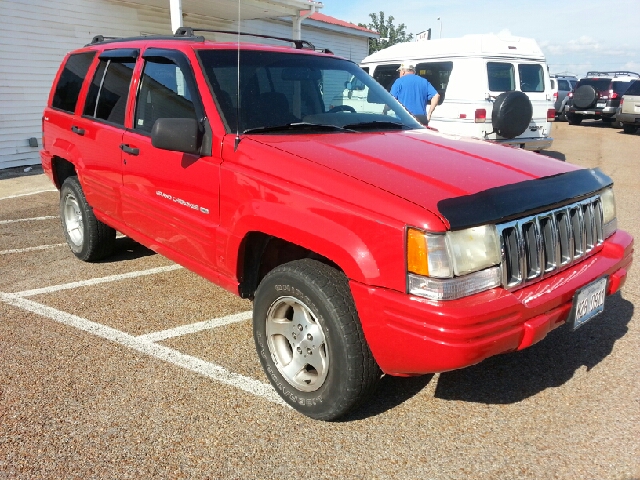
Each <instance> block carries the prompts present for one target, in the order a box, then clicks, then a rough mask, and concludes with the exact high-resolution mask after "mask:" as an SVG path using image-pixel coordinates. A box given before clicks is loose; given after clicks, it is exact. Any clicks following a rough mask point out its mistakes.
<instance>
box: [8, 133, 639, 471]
mask: <svg viewBox="0 0 640 480" xmlns="http://www.w3.org/2000/svg"><path fill="white" fill-rule="evenodd" d="M619 132H620V131H618V130H614V129H611V128H602V127H601V126H600V125H598V124H597V123H595V122H584V124H583V125H582V126H569V125H567V124H564V123H559V124H556V125H555V126H554V133H553V135H554V137H555V138H556V141H555V143H554V146H553V151H552V152H548V155H549V156H553V157H554V158H559V159H563V160H566V161H568V162H572V163H576V164H579V165H584V166H588V167H595V166H598V167H600V168H601V169H602V170H603V171H604V172H605V173H607V174H609V175H611V176H612V177H613V179H614V181H615V183H616V195H617V205H618V219H619V225H620V226H621V227H622V228H624V229H626V230H628V231H630V232H631V233H632V234H633V235H634V236H635V237H636V238H640V213H639V212H640V209H638V203H639V200H640V198H638V195H639V192H640V189H639V188H638V187H639V186H640V173H639V169H638V168H637V167H638V161H640V153H639V152H640V135H624V134H622V133H619ZM28 181H33V182H34V183H33V186H32V190H40V189H42V178H41V176H37V175H36V176H29V177H14V178H11V177H8V178H7V177H6V176H5V178H2V176H0V221H2V220H9V219H22V218H33V217H37V216H47V215H56V212H57V207H56V194H55V193H40V194H37V195H33V196H27V197H19V198H14V199H10V200H1V198H2V197H5V196H7V194H6V192H12V191H15V190H16V188H18V187H19V189H20V192H25V191H27V190H28ZM16 183H18V185H17V186H16ZM9 194H12V193H9ZM47 242H51V243H54V244H55V243H61V242H63V239H62V234H61V232H60V227H59V224H58V222H57V221H56V220H42V221H29V222H18V223H7V224H4V225H0V250H3V249H5V250H6V249H14V248H25V247H33V246H39V245H45V244H47ZM170 265H171V262H169V261H168V260H166V259H163V258H162V257H160V256H159V255H155V254H153V253H152V252H150V251H148V250H147V249H145V248H143V247H140V246H138V245H137V244H135V243H134V242H131V241H130V240H128V239H126V238H123V239H120V240H118V252H117V254H116V256H115V257H113V258H111V259H109V261H105V262H101V263H98V264H86V263H83V262H80V261H77V260H75V259H74V257H73V256H72V255H71V254H70V253H69V251H68V249H66V248H65V247H55V248H51V249H49V250H37V251H27V252H23V253H12V254H4V255H0V292H20V291H24V290H28V289H34V288H40V287H48V286H52V285H59V284H65V283H69V282H75V281H79V280H90V279H93V278H98V277H107V276H110V275H116V274H127V273H131V272H137V271H142V270H147V269H151V268H157V267H167V266H170ZM638 278H639V277H638V267H637V265H636V267H635V269H634V270H632V271H631V274H630V276H629V279H628V281H627V284H626V285H625V287H624V289H623V291H622V293H620V294H616V295H615V296H613V297H610V298H609V299H608V300H607V303H606V307H605V312H604V314H603V315H601V316H600V317H598V318H597V319H595V320H593V321H592V322H590V323H589V324H587V325H585V326H584V327H582V328H581V329H580V330H578V331H577V332H571V331H570V330H569V329H568V328H564V327H560V328H558V329H557V330H555V331H553V332H552V333H551V334H549V335H548V336H547V338H546V339H544V340H543V341H542V342H540V343H538V344H536V345H534V346H532V347H531V348H529V349H526V350H523V351H521V352H516V353H512V354H508V355H502V356H498V357H493V358H490V359H488V360H486V361H484V362H482V363H480V364H478V365H475V366H473V367H469V368H466V369H463V370H458V371H455V372H448V373H443V374H440V375H426V376H423V377H415V378H392V377H385V378H383V379H382V382H381V384H380V387H379V389H378V391H377V394H376V396H375V398H374V399H373V400H372V401H371V402H370V403H369V404H367V405H366V406H365V407H364V408H363V409H362V410H360V411H358V412H356V413H354V414H353V415H352V416H350V417H349V418H346V419H344V420H343V421H340V422H336V423H323V422H316V421H312V420H310V419H307V418H305V417H303V416H301V415H299V414H297V413H296V412H295V411H293V410H291V409H289V408H287V407H283V406H282V405H279V404H276V403H273V402H270V401H268V400H266V399H265V398H263V397H260V396H256V395H252V394H250V393H247V392H245V391H242V390H240V389H238V388H235V387H233V386H230V385H227V384H224V383H221V382H219V381H215V380H212V379H211V378H208V377H206V376H203V375H201V374H199V373H196V372H194V371H190V370H187V369H184V368H181V367H179V366H176V365H175V364H173V363H168V362H166V361H163V360H160V359H158V358H156V357H153V356H149V355H146V354H144V353H140V352H139V351H136V350H133V349H131V348H128V347H126V346H124V345H122V344H119V343H116V342H115V341H109V340H106V339H105V338H101V337H99V336H96V335H93V334H91V333H88V332H85V331H81V330H78V329H76V328H73V327H70V326H67V325H63V324H61V323H59V322H57V321H54V320H53V319H51V318H47V317H45V316H40V315H37V314H34V313H31V312H29V311H27V310H24V309H23V308H18V307H14V306H11V305H9V304H7V303H5V302H2V301H0V478H2V479H4V478H10V479H14V478H19V479H29V478H52V479H58V478H82V479H88V478H100V479H102V478H118V479H127V478H133V479H141V478H172V479H174V478H175V479H180V478H185V479H186V478H198V479H205V478H211V479H252V478H256V479H266V478H282V479H289V478H292V479H293V478H300V477H304V478H310V479H325V478H326V479H336V478H340V479H343V478H344V479H388V478H398V479H408V478H410V479H414V478H415V479H460V478H473V479H506V478H523V479H556V478H557V479H571V480H573V479H607V480H608V479H619V480H631V479H640V382H638V378H639V376H638V374H639V372H640V352H639V350H638V345H639V344H640V321H639V318H638V312H637V311H636V310H635V306H636V305H640V285H639V284H640V282H639V281H638ZM0 298H2V297H0ZM4 298H5V300H6V298H7V297H4ZM28 300H29V301H32V302H37V303H38V304H42V305H46V306H48V307H53V308H55V309H57V310H58V311H61V312H68V313H69V314H73V315H76V316H78V317H82V318H84V319H87V320H90V321H93V322H96V323H99V324H101V325H106V326H109V327H112V328H116V329H118V330H119V331H121V332H126V333H128V334H131V335H141V334H145V333H150V332H153V331H160V330H165V329H170V328H174V327H176V326H179V325H185V324H191V323H195V322H203V321H206V320H210V319H212V318H219V317H224V316H226V315H229V314H232V313H239V312H243V311H246V310H248V309H250V307H251V306H250V303H248V302H246V301H243V300H240V299H238V298H236V297H234V296H232V295H230V294H228V293H226V292H224V291H223V290H221V289H219V288H218V287H215V286H213V285H211V284H209V283H207V282H206V281H204V280H202V279H200V278H199V277H197V276H196V275H194V274H192V273H190V272H188V271H186V270H184V269H179V270H174V271H170V272H162V273H158V274H155V275H149V276H143V277H138V278H135V279H131V278H129V279H123V280H118V281H113V282H110V283H101V284H89V285H85V286H79V287H76V288H70V289H65V290H59V291H54V292H50V293H46V294H40V295H34V296H29V297H28ZM160 345H162V346H163V347H162V348H166V347H170V348H171V349H173V350H175V351H177V352H180V353H183V354H187V355H190V356H192V357H197V358H200V359H203V360H205V361H206V362H213V363H215V364H217V365H220V366H221V367H224V368H225V369H227V370H228V371H231V372H236V373H239V374H241V375H244V376H245V377H249V378H252V379H254V381H257V382H263V383H266V379H265V377H264V374H263V373H262V372H261V370H260V367H259V362H258V360H257V357H256V354H255V352H254V350H253V345H252V339H251V327H250V322H248V321H240V322H237V323H233V324H229V325H226V326H222V327H218V328H216V329H209V330H202V331H199V332H196V333H191V334H188V335H184V336H179V337H175V338H170V339H166V340H164V341H162V342H160Z"/></svg>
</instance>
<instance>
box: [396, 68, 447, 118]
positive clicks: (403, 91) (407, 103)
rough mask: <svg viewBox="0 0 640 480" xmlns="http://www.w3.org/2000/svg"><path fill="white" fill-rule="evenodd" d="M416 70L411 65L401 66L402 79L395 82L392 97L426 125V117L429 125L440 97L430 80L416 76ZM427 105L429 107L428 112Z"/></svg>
mask: <svg viewBox="0 0 640 480" xmlns="http://www.w3.org/2000/svg"><path fill="white" fill-rule="evenodd" d="M415 70H416V69H415V67H414V66H413V65H412V64H410V63H403V64H402V65H400V67H399V68H398V71H399V72H400V77H399V78H398V79H397V80H396V81H395V82H393V85H392V86H391V95H393V96H394V97H395V98H396V99H397V100H398V101H399V102H400V103H401V104H402V105H404V107H405V108H406V109H407V110H409V113H411V114H412V115H414V116H416V118H417V119H418V120H420V121H421V122H422V123H425V122H424V119H425V115H426V123H428V122H429V120H431V114H432V113H433V111H434V110H435V108H436V107H437V106H438V102H439V101H440V95H439V94H438V91H437V90H436V89H435V88H433V85H431V84H430V83H429V81H428V80H426V79H425V78H422V77H421V76H419V75H416V74H415V73H416V71H415ZM427 105H429V110H428V111H427ZM421 117H422V118H421Z"/></svg>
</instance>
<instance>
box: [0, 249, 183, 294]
mask: <svg viewBox="0 0 640 480" xmlns="http://www.w3.org/2000/svg"><path fill="white" fill-rule="evenodd" d="M63 245H66V243H64V244H63ZM0 253H1V252H0ZM181 268H183V267H182V266H181V265H169V266H166V267H156V268H150V269H149V270H137V271H135V272H129V273H120V274H118V275H110V276H108V277H99V278H91V279H89V280H82V281H79V282H71V283H63V284H61V285H51V286H50V287H43V288H35V289H33V290H23V291H22V292H16V293H13V294H12V295H14V296H16V297H32V296H34V295H42V294H46V293H53V292H59V291H60V290H70V289H72V288H79V287H89V286H92V285H98V284H100V283H109V282H117V281H118V280H125V279H129V278H138V277H144V276H145V275H155V274H156V273H164V272H172V271H173V270H179V269H181Z"/></svg>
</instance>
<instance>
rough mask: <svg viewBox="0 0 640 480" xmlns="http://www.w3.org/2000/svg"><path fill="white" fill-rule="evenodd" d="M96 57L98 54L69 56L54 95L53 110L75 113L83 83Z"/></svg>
mask: <svg viewBox="0 0 640 480" xmlns="http://www.w3.org/2000/svg"><path fill="white" fill-rule="evenodd" d="M95 56H96V52H85V53H77V54H74V55H70V56H69V59H68V60H67V63H66V64H65V66H64V69H63V70H62V73H61V74H60V79H59V80H58V84H57V85H56V90H55V93H54V94H53V101H52V102H51V106H52V107H53V108H57V109H60V110H64V111H65V112H70V113H73V112H74V111H75V109H76V104H77V103H78V95H79V94H80V89H81V88H82V82H83V81H84V77H85V76H86V75H87V71H88V70H89V67H90V66H91V62H92V61H93V58H94V57H95Z"/></svg>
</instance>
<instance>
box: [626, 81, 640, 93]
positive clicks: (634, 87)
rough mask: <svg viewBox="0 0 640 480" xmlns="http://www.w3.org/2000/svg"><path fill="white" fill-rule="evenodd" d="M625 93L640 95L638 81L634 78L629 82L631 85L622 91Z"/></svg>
mask: <svg viewBox="0 0 640 480" xmlns="http://www.w3.org/2000/svg"><path fill="white" fill-rule="evenodd" d="M624 93H625V95H634V96H636V95H640V81H639V80H636V81H635V82H633V83H632V84H631V86H630V87H629V88H628V89H627V91H626V92H624Z"/></svg>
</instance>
